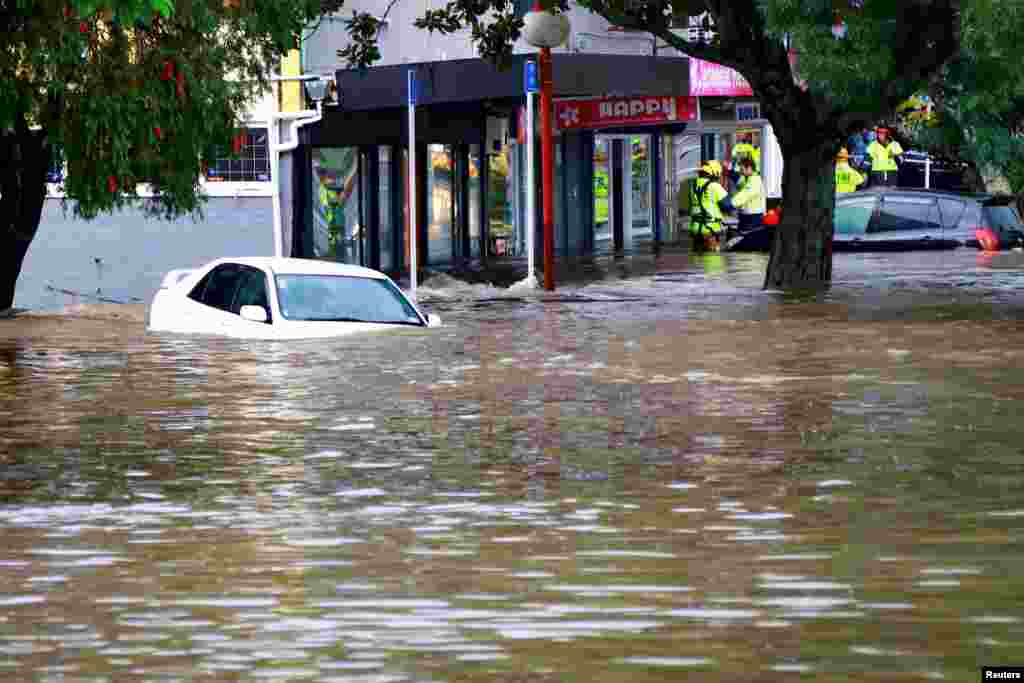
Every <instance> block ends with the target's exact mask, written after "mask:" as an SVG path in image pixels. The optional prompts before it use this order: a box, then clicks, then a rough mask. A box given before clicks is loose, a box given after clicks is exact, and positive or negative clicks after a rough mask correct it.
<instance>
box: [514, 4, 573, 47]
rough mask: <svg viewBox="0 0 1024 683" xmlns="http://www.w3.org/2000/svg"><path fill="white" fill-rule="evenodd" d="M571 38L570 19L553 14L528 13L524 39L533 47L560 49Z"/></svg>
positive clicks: (524, 21)
mask: <svg viewBox="0 0 1024 683" xmlns="http://www.w3.org/2000/svg"><path fill="white" fill-rule="evenodd" d="M568 37H569V17H567V16H565V15H564V14H552V13H551V12H545V11H539V12H527V13H526V16H524V17H523V38H524V39H525V40H526V42H527V43H529V44H530V45H532V46H533V47H558V46H559V45H561V44H562V43H564V42H565V40H566V38H568Z"/></svg>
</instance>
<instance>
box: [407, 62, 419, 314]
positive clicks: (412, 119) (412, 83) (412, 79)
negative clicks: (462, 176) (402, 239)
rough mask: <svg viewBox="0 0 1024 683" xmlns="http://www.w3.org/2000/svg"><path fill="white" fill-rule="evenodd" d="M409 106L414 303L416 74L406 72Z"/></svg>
mask: <svg viewBox="0 0 1024 683" xmlns="http://www.w3.org/2000/svg"><path fill="white" fill-rule="evenodd" d="M408 78H409V81H408V88H409V96H408V105H409V292H410V295H411V297H412V300H413V303H415V302H416V269H417V266H418V265H419V264H418V263H417V260H418V259H417V257H418V256H419V252H418V250H417V249H416V236H417V234H418V233H419V225H418V222H417V218H418V215H417V214H418V212H417V211H416V99H417V98H416V95H417V92H416V72H415V71H414V70H413V69H409V72H408Z"/></svg>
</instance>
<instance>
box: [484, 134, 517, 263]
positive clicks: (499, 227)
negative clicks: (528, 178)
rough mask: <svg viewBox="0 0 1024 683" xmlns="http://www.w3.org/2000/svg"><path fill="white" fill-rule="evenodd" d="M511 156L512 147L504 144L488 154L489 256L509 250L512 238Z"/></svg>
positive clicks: (504, 253) (503, 253) (505, 253)
mask: <svg viewBox="0 0 1024 683" xmlns="http://www.w3.org/2000/svg"><path fill="white" fill-rule="evenodd" d="M511 157H512V149H511V148H510V147H508V146H506V147H505V148H504V149H502V151H501V152H500V153H498V154H488V155H487V159H488V164H490V168H489V178H488V180H489V182H488V192H489V194H490V196H489V197H488V202H487V206H488V211H487V218H488V220H489V221H490V223H489V225H488V226H487V227H488V233H489V234H490V244H489V246H488V248H489V249H490V250H491V251H490V255H491V256H505V255H507V254H508V251H509V242H510V241H511V239H512V216H513V215H515V214H514V213H513V194H512V182H511V171H510V168H509V167H510V164H509V159H510V158H511Z"/></svg>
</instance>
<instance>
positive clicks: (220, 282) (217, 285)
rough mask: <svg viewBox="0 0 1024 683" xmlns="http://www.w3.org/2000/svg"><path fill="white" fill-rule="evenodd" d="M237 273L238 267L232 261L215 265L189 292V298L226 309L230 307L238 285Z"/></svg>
mask: <svg viewBox="0 0 1024 683" xmlns="http://www.w3.org/2000/svg"><path fill="white" fill-rule="evenodd" d="M239 274H240V271H239V267H238V266H237V265H235V264H233V263H225V264H223V265H220V266H217V267H216V268H214V269H213V270H211V271H210V272H209V273H207V274H206V277H204V278H203V279H202V280H200V281H199V284H197V285H196V286H195V287H194V288H193V289H192V291H191V292H190V293H189V298H191V299H195V300H196V301H198V302H199V303H201V304H206V305H207V306H212V307H213V308H219V309H220V310H222V311H228V310H230V309H231V299H232V297H234V295H235V289H236V288H237V286H238V277H239Z"/></svg>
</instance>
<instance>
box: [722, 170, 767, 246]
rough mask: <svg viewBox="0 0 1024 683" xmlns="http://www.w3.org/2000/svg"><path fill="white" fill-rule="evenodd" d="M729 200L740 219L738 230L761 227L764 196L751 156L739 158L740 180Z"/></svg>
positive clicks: (744, 230) (743, 230) (745, 230)
mask: <svg viewBox="0 0 1024 683" xmlns="http://www.w3.org/2000/svg"><path fill="white" fill-rule="evenodd" d="M730 201H731V202H732V205H733V206H734V207H735V208H736V211H737V213H738V216H739V219H740V222H739V225H738V226H737V229H738V230H739V231H740V232H747V231H748V230H753V229H754V228H759V227H761V224H762V223H763V222H764V211H765V204H766V198H765V195H764V183H763V182H762V181H761V176H760V174H758V172H757V169H756V168H755V162H754V159H753V158H751V157H744V158H743V159H741V160H740V181H739V182H738V183H737V184H736V193H735V194H733V195H732V196H731V197H730Z"/></svg>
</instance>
